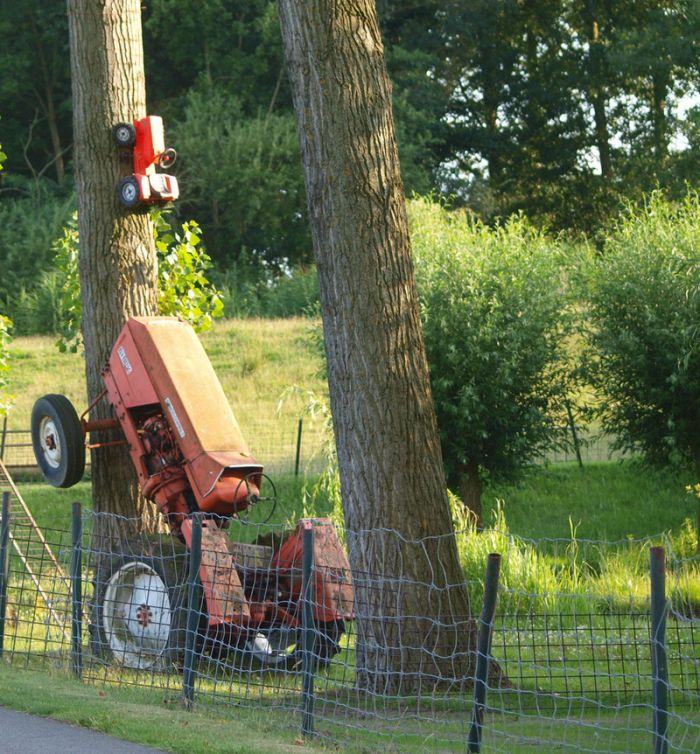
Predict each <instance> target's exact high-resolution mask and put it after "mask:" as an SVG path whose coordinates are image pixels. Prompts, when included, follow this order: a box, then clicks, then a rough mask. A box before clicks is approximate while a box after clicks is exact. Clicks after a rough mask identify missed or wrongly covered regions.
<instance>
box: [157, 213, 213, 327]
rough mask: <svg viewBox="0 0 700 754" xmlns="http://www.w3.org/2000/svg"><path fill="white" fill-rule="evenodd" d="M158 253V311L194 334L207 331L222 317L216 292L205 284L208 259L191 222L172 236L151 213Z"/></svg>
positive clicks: (159, 215)
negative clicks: (187, 326)
mask: <svg viewBox="0 0 700 754" xmlns="http://www.w3.org/2000/svg"><path fill="white" fill-rule="evenodd" d="M152 218H153V232H154V235H155V239H156V250H157V252H158V309H159V311H160V313H161V314H163V315H166V316H172V317H180V318H182V319H184V320H185V321H186V322H189V323H190V324H191V325H192V327H194V329H195V330H196V331H197V332H204V331H205V330H208V329H209V328H210V327H211V324H212V321H213V320H214V319H216V318H217V317H221V316H222V314H223V313H224V305H223V302H222V300H221V294H220V292H219V291H218V290H217V289H216V288H215V287H214V286H213V285H212V284H211V283H210V282H209V279H208V278H207V274H208V273H207V270H209V269H210V268H211V266H212V265H211V260H210V258H209V255H208V254H207V253H206V252H205V251H204V249H203V248H202V246H201V240H202V239H201V232H200V228H199V225H198V224H197V223H196V222H195V221H194V220H188V221H187V222H184V223H182V226H181V232H177V231H176V232H173V230H172V229H171V227H170V224H169V223H168V221H167V220H166V218H165V216H164V213H163V212H162V211H156V212H154V213H152Z"/></svg>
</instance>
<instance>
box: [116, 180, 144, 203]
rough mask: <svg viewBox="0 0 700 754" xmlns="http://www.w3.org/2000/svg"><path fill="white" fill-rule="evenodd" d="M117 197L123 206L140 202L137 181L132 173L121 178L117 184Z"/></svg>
mask: <svg viewBox="0 0 700 754" xmlns="http://www.w3.org/2000/svg"><path fill="white" fill-rule="evenodd" d="M117 199H119V201H120V203H121V204H123V205H124V206H125V207H129V208H131V207H136V206H137V205H138V204H139V203H140V202H141V191H140V189H139V182H138V181H137V180H136V177H135V176H133V175H130V176H127V177H126V178H122V179H121V181H119V184H118V185H117Z"/></svg>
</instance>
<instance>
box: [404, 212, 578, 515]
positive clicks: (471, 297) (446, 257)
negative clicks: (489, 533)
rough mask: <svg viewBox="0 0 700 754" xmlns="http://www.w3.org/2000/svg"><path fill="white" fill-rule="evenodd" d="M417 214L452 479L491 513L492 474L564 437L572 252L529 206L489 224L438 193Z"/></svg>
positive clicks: (415, 236) (430, 349) (428, 330)
mask: <svg viewBox="0 0 700 754" xmlns="http://www.w3.org/2000/svg"><path fill="white" fill-rule="evenodd" d="M409 217H410V221H411V238H412V241H413V248H414V257H415V262H416V277H417V282H418V290H419V293H420V298H421V315H422V320H423V329H424V333H425V341H426V349H427V354H428V363H429V364H430V378H431V385H432V391H433V400H434V401H435V407H436V411H437V417H438V426H439V429H440V439H441V442H442V451H443V459H444V462H445V467H446V470H447V477H448V483H449V484H450V486H451V487H452V488H453V489H458V490H459V492H460V494H461V497H462V500H463V502H464V503H465V504H466V505H467V506H468V507H469V508H470V509H471V510H472V511H473V512H474V514H475V515H476V516H477V517H478V518H479V519H480V518H481V485H482V481H483V479H484V477H485V475H489V476H490V477H493V478H504V477H505V478H513V477H515V476H517V475H518V473H519V472H520V471H521V470H522V469H523V468H524V467H525V466H526V465H527V464H528V463H530V462H532V460H533V459H534V458H535V457H536V456H538V455H539V454H541V453H542V452H543V451H544V450H546V449H548V448H550V447H552V446H555V445H558V444H560V443H561V442H562V441H563V436H564V429H563V427H564V426H565V421H564V420H563V419H557V420H555V419H554V415H555V413H556V412H557V411H558V410H560V408H561V407H562V405H563V401H564V398H565V396H566V387H567V369H566V366H567V365H566V336H567V334H568V333H569V329H570V323H569V318H568V315H567V314H566V298H565V296H564V292H563V284H562V281H561V272H560V270H561V263H562V258H561V254H560V252H559V249H558V248H557V247H556V245H554V244H553V243H552V242H551V241H549V240H547V238H546V237H545V236H544V235H543V234H541V233H540V232H538V231H536V230H534V229H533V228H532V227H531V226H530V225H529V224H528V223H527V222H526V221H525V220H524V219H523V218H521V217H514V218H512V219H510V220H509V221H508V222H507V223H505V224H504V225H497V226H495V227H494V228H492V229H490V228H488V227H486V226H485V225H484V224H483V223H482V222H481V221H479V220H477V219H475V218H474V217H473V216H472V215H471V214H469V213H468V212H465V211H456V212H448V211H447V210H446V209H445V208H444V207H443V206H441V205H439V204H436V203H433V202H430V201H428V200H416V201H413V202H411V203H410V205H409Z"/></svg>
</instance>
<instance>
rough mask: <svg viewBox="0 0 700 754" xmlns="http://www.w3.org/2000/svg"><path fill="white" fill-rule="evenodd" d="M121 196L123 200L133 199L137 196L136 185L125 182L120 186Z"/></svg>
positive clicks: (129, 200) (130, 200) (131, 200)
mask: <svg viewBox="0 0 700 754" xmlns="http://www.w3.org/2000/svg"><path fill="white" fill-rule="evenodd" d="M122 197H123V198H124V201H125V202H133V201H135V200H136V197H137V192H136V186H134V184H133V183H125V184H124V185H123V186H122Z"/></svg>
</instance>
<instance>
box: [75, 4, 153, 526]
mask: <svg viewBox="0 0 700 754" xmlns="http://www.w3.org/2000/svg"><path fill="white" fill-rule="evenodd" d="M68 21H69V28H70V57H71V74H72V86H73V132H74V155H75V156H74V167H75V175H76V190H77V198H78V224H79V231H80V284H81V289H82V299H83V323H82V324H83V338H84V342H85V367H86V376H87V386H88V396H89V398H90V400H91V401H92V400H93V399H94V398H95V397H97V395H99V393H100V392H101V391H102V389H103V387H104V385H103V383H102V379H101V376H100V370H101V368H102V367H103V366H104V364H105V363H106V361H107V357H108V355H109V352H110V350H111V348H112V345H113V344H114V341H115V339H116V337H117V334H118V333H119V330H120V329H121V327H122V326H123V325H124V323H125V322H126V320H127V318H128V317H130V316H135V315H151V314H155V313H156V312H157V290H156V285H157V261H156V251H155V244H154V240H153V228H152V225H151V221H150V219H149V217H148V214H147V212H146V211H145V210H144V211H136V212H134V211H125V210H123V209H122V208H121V207H120V205H119V204H118V202H117V196H116V186H117V182H118V180H119V178H120V177H122V176H125V175H128V174H129V173H131V172H132V166H131V164H130V162H121V161H120V160H119V156H118V151H117V149H116V147H115V146H114V144H113V142H112V134H111V130H112V127H113V126H114V124H115V123H118V122H120V121H132V120H133V119H134V118H137V117H143V116H144V115H145V114H146V92H145V78H144V68H143V44H142V38H141V8H140V0H101V1H100V2H96V0H68ZM107 415H109V410H108V408H107V405H106V403H105V401H104V400H103V401H101V402H100V404H99V405H98V407H97V408H96V409H95V410H94V411H93V412H92V415H91V418H94V419H97V418H104V417H105V416H107ZM92 492H93V503H94V507H95V510H98V511H105V512H110V513H119V514H122V515H125V516H137V515H138V516H141V517H142V519H141V521H142V526H143V527H144V528H148V527H149V525H151V524H152V523H153V522H154V521H155V516H154V513H153V506H152V505H151V504H150V503H147V502H146V501H145V500H144V499H143V498H142V497H141V496H140V495H139V490H138V486H137V483H136V475H135V473H134V470H133V467H132V464H131V461H130V459H129V456H128V454H127V450H126V448H125V447H110V448H99V449H97V450H93V451H92Z"/></svg>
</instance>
